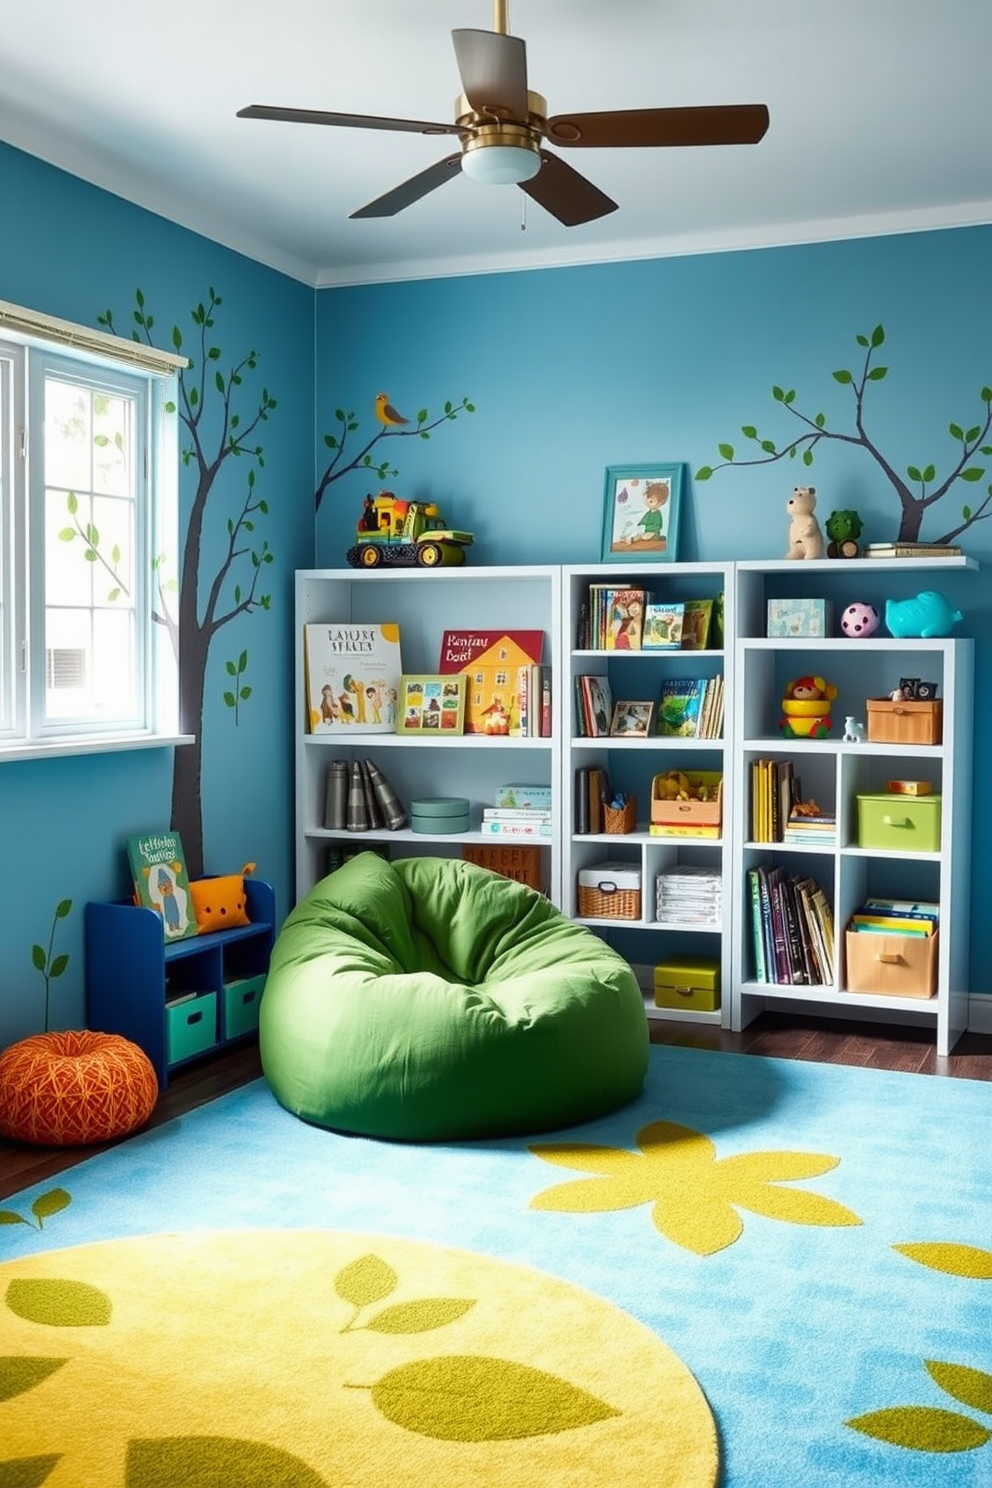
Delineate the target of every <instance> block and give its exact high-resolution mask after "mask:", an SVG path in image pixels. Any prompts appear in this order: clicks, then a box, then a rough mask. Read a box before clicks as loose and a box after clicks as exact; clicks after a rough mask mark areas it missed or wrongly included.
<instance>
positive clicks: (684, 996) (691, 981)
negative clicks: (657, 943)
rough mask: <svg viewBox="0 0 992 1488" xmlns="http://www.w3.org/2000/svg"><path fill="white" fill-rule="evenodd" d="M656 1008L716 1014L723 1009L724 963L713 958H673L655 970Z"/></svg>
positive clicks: (660, 964) (663, 962) (661, 963)
mask: <svg viewBox="0 0 992 1488" xmlns="http://www.w3.org/2000/svg"><path fill="white" fill-rule="evenodd" d="M654 1002H655V1007H661V1008H689V1009H691V1010H692V1011H693V1012H697V1013H714V1012H716V1010H717V1008H718V1007H719V1006H720V963H719V961H718V960H716V959H715V958H714V957H709V956H672V957H670V958H669V960H667V961H662V962H660V963H659V965H657V966H656V967H655V969H654Z"/></svg>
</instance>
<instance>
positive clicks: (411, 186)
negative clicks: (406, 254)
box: [348, 150, 462, 217]
mask: <svg viewBox="0 0 992 1488" xmlns="http://www.w3.org/2000/svg"><path fill="white" fill-rule="evenodd" d="M461 161H462V156H461V151H460V150H459V151H458V153H457V154H456V155H448V156H446V157H445V159H444V160H439V161H437V163H436V164H435V165H429V166H428V167H427V169H426V170H423V171H421V172H420V173H419V174H418V175H416V176H411V177H410V178H409V180H407V181H404V182H403V184H402V185H401V186H394V187H393V189H392V191H387V192H386V194H385V195H384V196H377V197H376V199H375V201H370V202H367V203H366V204H365V206H364V207H359V208H358V211H357V212H349V213H348V216H349V217H395V215H396V213H397V212H402V210H403V208H404V207H411V206H412V205H413V203H414V202H416V201H419V200H420V198H421V197H422V196H426V195H427V193H428V192H429V191H436V190H437V188H438V187H439V186H443V185H444V183H445V181H451V180H453V179H454V177H455V176H456V175H457V174H458V171H459V169H460V168H461Z"/></svg>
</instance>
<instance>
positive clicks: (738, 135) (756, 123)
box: [547, 103, 768, 149]
mask: <svg viewBox="0 0 992 1488" xmlns="http://www.w3.org/2000/svg"><path fill="white" fill-rule="evenodd" d="M767 128H768V110H767V108H766V107H765V105H764V104H763V103H728V104H714V105H713V106H712V107H709V108H658V109H622V110H618V111H617V112H615V113H603V114H556V115H555V117H554V118H553V119H549V120H548V127H547V137H548V139H549V140H550V141H551V143H552V144H555V145H561V146H563V147H565V146H570V145H576V146H582V145H585V146H594V147H596V148H603V147H605V148H607V149H610V148H613V147H615V146H619V145H623V146H637V145H756V144H757V143H758V141H759V140H760V139H761V137H762V136H763V134H764V133H765V130H766V129H767Z"/></svg>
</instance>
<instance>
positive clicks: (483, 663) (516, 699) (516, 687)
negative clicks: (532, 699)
mask: <svg viewBox="0 0 992 1488" xmlns="http://www.w3.org/2000/svg"><path fill="white" fill-rule="evenodd" d="M543 650H544V632H543V630H469V629H465V630H446V631H444V632H443V634H442V636H441V654H440V657H439V660H438V668H437V669H438V672H440V673H441V674H442V675H443V676H450V675H451V674H453V673H458V672H464V674H465V677H466V679H467V686H466V695H465V733H466V734H497V735H498V734H508V735H511V736H513V737H519V736H520V735H521V734H522V733H525V732H527V731H528V730H529V727H530V726H529V723H528V721H527V719H526V717H525V718H524V719H523V720H522V719H521V711H520V704H521V686H520V681H521V668H522V667H529V666H531V665H539V664H540V661H541V656H542V653H543ZM526 706H527V704H526V703H525V708H526Z"/></svg>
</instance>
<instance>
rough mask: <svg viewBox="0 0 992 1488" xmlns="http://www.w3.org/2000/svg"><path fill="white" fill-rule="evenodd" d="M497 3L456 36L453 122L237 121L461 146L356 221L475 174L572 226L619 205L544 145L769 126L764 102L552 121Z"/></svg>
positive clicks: (259, 108) (283, 114) (729, 134)
mask: <svg viewBox="0 0 992 1488" xmlns="http://www.w3.org/2000/svg"><path fill="white" fill-rule="evenodd" d="M493 3H494V25H493V30H492V31H470V30H460V31H452V33H451V39H452V41H453V42H454V47H455V60H456V62H457V64H458V71H459V73H460V75H461V82H462V88H463V90H464V91H463V93H462V94H461V95H460V96H459V97H458V98H457V99H456V100H455V122H454V123H453V124H431V123H427V122H425V121H424V120H421V119H388V118H381V117H379V116H378V115H375V114H331V113H325V112H323V111H321V110H319V109H296V108H277V107H273V106H270V105H268V104H260V103H253V104H251V105H250V106H249V107H248V108H243V109H239V110H238V114H237V117H238V118H239V119H280V120H284V121H286V122H287V123H290V124H330V125H333V126H337V127H344V128H348V129H385V130H394V131H399V132H401V133H407V134H441V135H444V134H452V135H457V137H458V140H459V148H458V150H457V151H456V152H455V153H454V154H453V155H448V156H446V157H445V158H444V159H443V160H438V161H437V162H436V163H435V164H434V165H430V166H428V167H427V169H426V170H423V171H420V172H419V173H418V174H417V175H415V176H411V177H410V178H409V180H407V181H404V182H403V183H402V184H401V185H399V186H395V187H394V188H393V189H392V191H387V192H386V193H385V195H383V196H378V197H376V199H375V200H374V201H371V202H369V203H367V205H366V206H364V207H359V209H358V210H357V211H356V212H352V213H350V216H351V217H353V218H355V217H392V216H394V215H395V213H397V212H401V211H402V210H403V208H404V207H409V206H412V204H413V203H414V202H416V201H419V200H420V198H421V197H423V196H426V195H427V194H428V192H431V191H434V190H436V189H437V187H438V186H443V185H444V183H445V181H450V180H451V179H452V178H453V177H454V176H455V175H456V174H457V172H458V171H459V170H463V171H464V172H465V174H466V175H467V176H470V177H472V178H473V179H475V180H478V181H484V182H487V183H490V184H492V185H505V184H510V183H515V184H516V185H518V186H519V187H520V189H521V191H525V192H526V193H527V195H528V196H529V197H531V198H532V200H533V201H536V202H537V203H538V204H539V205H540V206H542V207H543V208H544V209H545V211H547V212H550V213H551V215H552V216H553V217H557V219H558V221H559V222H561V223H562V224H563V225H564V226H565V227H577V226H579V225H580V224H581V223H584V222H593V221H595V219H596V218H597V217H605V216H607V214H608V213H610V212H615V211H616V209H617V203H616V202H615V201H612V200H611V199H610V197H608V196H607V195H606V194H605V192H602V191H600V189H599V187H598V186H594V185H593V183H592V182H591V181H589V180H587V179H586V177H585V176H582V175H580V174H579V172H578V171H576V170H573V169H572V167H571V166H570V165H568V164H566V162H565V161H564V160H562V159H561V158H560V156H558V155H553V154H552V153H551V152H550V151H549V150H546V149H544V148H543V141H545V140H547V141H548V142H549V143H550V144H554V145H559V146H561V147H562V148H564V149H582V148H586V149H590V148H592V149H615V148H627V147H644V146H670V145H753V144H757V143H758V141H759V140H760V139H761V138H762V136H763V135H764V133H765V131H766V129H767V128H768V109H767V108H766V107H765V105H764V104H763V103H745V104H715V105H712V106H710V107H701V108H649V109H622V110H614V111H611V112H607V113H594V114H555V115H553V116H551V117H550V118H549V117H548V106H547V103H546V102H545V100H544V99H543V98H542V97H541V95H540V93H532V92H531V91H530V89H529V88H528V87H527V49H526V46H525V45H524V42H523V41H522V40H521V39H520V38H519V37H517V36H511V35H510V34H509V29H508V22H507V5H506V0H493Z"/></svg>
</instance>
